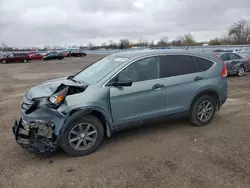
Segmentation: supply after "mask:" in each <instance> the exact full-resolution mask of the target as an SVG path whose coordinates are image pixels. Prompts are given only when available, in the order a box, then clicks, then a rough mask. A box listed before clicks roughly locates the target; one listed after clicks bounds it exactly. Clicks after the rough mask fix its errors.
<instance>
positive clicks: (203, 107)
mask: <svg viewBox="0 0 250 188" xmlns="http://www.w3.org/2000/svg"><path fill="white" fill-rule="evenodd" d="M213 112H214V107H213V104H212V102H210V101H208V100H206V101H203V102H201V103H200V105H199V106H198V110H197V117H198V119H199V120H200V121H202V122H206V121H208V120H209V119H210V118H211V117H212V115H213Z"/></svg>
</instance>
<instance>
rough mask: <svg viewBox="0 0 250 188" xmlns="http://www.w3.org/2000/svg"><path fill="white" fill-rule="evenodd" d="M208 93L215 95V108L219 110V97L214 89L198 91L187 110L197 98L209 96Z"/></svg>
mask: <svg viewBox="0 0 250 188" xmlns="http://www.w3.org/2000/svg"><path fill="white" fill-rule="evenodd" d="M209 93H213V94H215V95H216V102H217V108H218V110H219V109H220V99H219V95H218V92H217V91H216V90H214V89H205V90H201V91H199V92H198V93H197V94H196V95H195V96H194V97H193V100H192V102H191V103H190V105H189V109H190V108H191V107H192V104H193V103H194V101H195V100H196V99H197V98H198V97H199V96H202V95H204V94H209Z"/></svg>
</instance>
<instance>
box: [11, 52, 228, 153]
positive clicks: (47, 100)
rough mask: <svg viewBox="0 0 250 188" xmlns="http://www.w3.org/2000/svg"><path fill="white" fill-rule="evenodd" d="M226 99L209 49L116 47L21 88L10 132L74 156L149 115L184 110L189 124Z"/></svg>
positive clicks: (221, 70) (223, 76) (30, 145)
mask: <svg viewBox="0 0 250 188" xmlns="http://www.w3.org/2000/svg"><path fill="white" fill-rule="evenodd" d="M226 99H227V69H226V66H225V64H224V63H223V61H222V60H221V59H219V58H218V57H217V56H216V55H214V54H212V53H204V52H198V51H179V50H168V51H163V50H146V51H133V52H125V53H117V54H113V55H109V56H107V57H105V58H103V59H101V60H99V61H97V62H96V63H94V64H92V65H91V66H89V67H87V68H86V69H84V70H82V71H80V72H79V73H77V74H76V75H72V76H69V77H65V78H59V79H55V80H51V81H47V82H44V83H41V84H40V85H37V86H35V87H33V88H31V89H30V90H28V92H27V93H26V95H25V96H24V98H23V101H22V103H21V118H20V119H19V120H14V122H13V132H14V135H15V138H16V140H17V142H18V143H19V144H20V145H21V146H22V147H23V148H25V149H27V150H30V151H33V152H35V153H37V154H38V153H46V154H47V153H48V154H51V153H52V152H53V151H55V150H56V148H57V147H58V146H60V147H61V148H62V149H63V150H64V151H65V152H66V153H67V154H68V155H70V156H81V155H86V154H89V153H91V152H93V151H95V150H96V149H97V148H98V147H99V146H100V145H101V143H102V141H103V138H104V136H105V135H107V136H108V137H110V136H111V135H112V134H113V133H114V132H116V131H120V130H122V129H125V128H128V127H130V126H133V125H136V124H145V122H148V121H149V120H154V119H159V118H163V117H167V116H172V115H175V116H176V115H187V116H189V117H190V121H191V122H192V124H194V125H196V126H203V125H206V124H208V123H209V122H210V121H212V119H213V118H214V115H215V113H216V111H218V110H219V109H220V107H221V106H222V105H223V104H224V102H225V101H226Z"/></svg>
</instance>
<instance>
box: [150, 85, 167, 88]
mask: <svg viewBox="0 0 250 188" xmlns="http://www.w3.org/2000/svg"><path fill="white" fill-rule="evenodd" d="M164 86H165V85H163V84H155V85H154V86H153V87H152V89H160V88H163V87H164Z"/></svg>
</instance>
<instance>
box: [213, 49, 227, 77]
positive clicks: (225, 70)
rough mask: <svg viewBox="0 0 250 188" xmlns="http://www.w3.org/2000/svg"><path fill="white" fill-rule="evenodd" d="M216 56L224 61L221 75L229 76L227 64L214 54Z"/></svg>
mask: <svg viewBox="0 0 250 188" xmlns="http://www.w3.org/2000/svg"><path fill="white" fill-rule="evenodd" d="M214 56H215V57H217V58H218V59H219V60H220V61H221V62H222V65H223V66H222V70H221V73H220V74H221V77H227V66H226V64H225V63H224V61H223V60H222V59H221V58H220V57H218V56H217V55H216V54H214Z"/></svg>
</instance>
